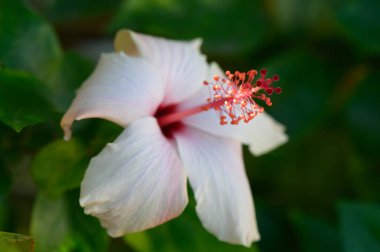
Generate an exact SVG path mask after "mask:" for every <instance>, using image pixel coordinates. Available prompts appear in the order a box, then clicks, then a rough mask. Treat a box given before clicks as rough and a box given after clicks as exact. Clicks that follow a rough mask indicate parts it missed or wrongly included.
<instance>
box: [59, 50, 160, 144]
mask: <svg viewBox="0 0 380 252" xmlns="http://www.w3.org/2000/svg"><path fill="white" fill-rule="evenodd" d="M163 89H164V88H163V83H162V82H161V81H160V78H159V77H158V75H157V73H156V72H155V71H154V70H153V69H152V67H151V66H150V65H149V64H148V63H147V62H146V60H144V59H140V58H135V57H130V56H128V55H126V54H125V53H123V52H119V53H108V54H103V55H102V56H101V58H100V61H99V64H98V66H97V67H96V69H95V71H94V72H93V73H92V75H91V76H90V77H89V78H88V79H87V80H86V82H85V83H84V84H83V86H82V87H81V88H80V89H79V90H78V93H77V96H76V98H75V99H74V101H73V103H72V104H71V106H70V108H69V110H68V111H67V112H66V114H65V115H64V117H63V118H62V121H61V126H62V128H63V129H64V130H65V138H66V139H68V138H70V133H71V132H70V128H71V124H72V123H73V121H74V120H81V119H84V118H103V119H107V120H110V121H112V122H115V123H117V124H119V125H121V126H126V125H127V124H128V123H130V122H131V121H132V120H134V119H136V118H139V117H142V116H146V115H152V114H153V113H154V112H155V111H156V109H157V107H158V105H159V104H160V102H161V101H162V99H163V92H164V90H163Z"/></svg>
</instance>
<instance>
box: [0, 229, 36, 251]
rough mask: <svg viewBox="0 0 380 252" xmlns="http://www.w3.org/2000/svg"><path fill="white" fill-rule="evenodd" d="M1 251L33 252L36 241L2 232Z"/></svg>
mask: <svg viewBox="0 0 380 252" xmlns="http://www.w3.org/2000/svg"><path fill="white" fill-rule="evenodd" d="M0 251H6V252H33V251H34V240H33V238H32V237H29V236H26V235H21V234H14V233H6V232H1V231H0Z"/></svg>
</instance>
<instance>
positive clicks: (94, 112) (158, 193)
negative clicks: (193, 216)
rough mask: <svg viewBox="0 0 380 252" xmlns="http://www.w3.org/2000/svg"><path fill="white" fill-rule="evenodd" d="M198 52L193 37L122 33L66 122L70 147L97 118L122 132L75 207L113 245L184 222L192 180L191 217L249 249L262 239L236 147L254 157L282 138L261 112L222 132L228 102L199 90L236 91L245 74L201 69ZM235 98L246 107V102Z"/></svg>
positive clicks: (95, 162) (94, 163)
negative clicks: (79, 124) (77, 128)
mask: <svg viewBox="0 0 380 252" xmlns="http://www.w3.org/2000/svg"><path fill="white" fill-rule="evenodd" d="M200 45H201V41H200V40H199V39H196V40H192V41H186V42H183V41H174V40H168V39H164V38H158V37H153V36H148V35H143V34H139V33H136V32H132V31H127V30H123V31H120V32H119V33H118V34H117V36H116V40H115V47H116V52H112V53H106V54H102V56H101V58H100V61H99V64H98V65H97V67H96V69H95V71H94V72H93V73H92V75H91V76H90V77H89V78H88V79H87V80H86V82H85V83H84V84H83V86H82V87H81V88H80V89H79V90H78V92H77V95H76V98H75V99H74V101H73V103H72V105H71V106H70V108H69V109H68V111H67V112H66V114H65V115H64V117H63V118H62V122H61V126H62V128H63V129H64V132H65V139H66V140H68V139H69V138H70V136H71V130H70V128H71V125H72V123H73V121H74V120H81V119H85V118H103V119H106V120H109V121H112V122H114V123H116V124H119V125H121V126H122V127H124V128H125V129H124V131H123V132H122V133H121V134H120V136H119V137H118V138H117V139H116V140H115V141H114V142H113V143H109V144H107V146H106V147H105V148H104V149H103V150H102V151H101V152H100V153H99V154H98V155H97V156H96V157H94V158H92V159H91V162H90V164H89V167H88V169H87V171H86V174H85V176H84V179H83V181H82V184H81V195H80V205H81V206H82V207H84V210H85V213H87V214H90V215H93V216H96V217H97V218H99V220H100V222H101V225H102V226H103V227H104V228H106V229H107V231H108V234H109V235H110V236H112V237H119V236H122V235H125V234H128V233H132V232H138V231H142V230H146V229H149V228H152V227H155V226H157V225H159V224H162V223H164V222H166V221H168V220H170V219H172V218H175V217H177V216H178V215H180V214H181V212H182V211H183V210H184V209H185V207H186V205H187V203H188V196H187V179H189V182H190V185H191V187H192V189H193V191H194V195H195V199H196V211H197V214H198V216H199V218H200V220H201V222H202V224H203V226H204V227H205V228H206V229H207V230H208V231H209V232H211V233H212V234H214V235H215V236H217V237H218V238H219V239H220V240H222V241H226V242H230V243H234V244H242V245H245V246H250V244H251V243H252V241H256V240H258V239H259V233H258V229H257V224H256V217H255V210H254V206H253V199H252V195H251V190H250V186H249V183H248V180H247V177H246V174H245V170H244V164H243V158H242V146H241V144H242V143H243V144H247V145H248V146H249V150H250V151H251V152H252V153H253V154H254V155H260V154H263V153H266V152H268V151H270V150H272V149H274V148H275V147H277V146H279V145H280V144H283V143H284V142H286V140H287V137H286V135H285V134H284V128H283V127H282V126H281V125H280V124H279V123H277V122H276V121H274V120H273V119H272V118H271V117H270V116H269V115H267V114H265V113H258V115H256V114H257V111H255V110H257V109H258V108H259V107H258V106H257V105H255V107H252V108H251V110H250V109H248V107H247V109H245V110H244V111H243V110H242V111H240V117H241V118H243V117H244V116H241V114H242V113H243V114H244V113H247V116H248V117H249V116H251V117H252V118H253V117H254V119H252V118H251V119H252V120H251V121H250V122H249V123H244V122H241V123H239V124H238V125H231V124H228V125H220V124H225V123H222V122H225V118H223V116H224V117H225V113H229V112H231V110H228V109H232V108H229V107H228V106H227V105H228V102H229V101H230V100H228V101H226V100H223V101H225V102H227V103H226V104H224V105H226V106H227V107H224V108H223V109H221V106H219V109H218V108H217V106H215V99H218V98H220V97H216V96H215V95H218V94H219V92H221V91H220V90H221V89H220V88H219V89H218V88H216V89H215V85H217V84H215V85H214V86H211V87H212V88H211V89H209V88H207V87H205V86H203V85H202V83H204V84H205V85H208V84H210V83H209V82H204V81H205V80H214V81H215V83H221V84H223V83H226V82H227V84H229V85H230V86H234V88H235V91H236V90H237V89H236V88H239V87H242V85H240V86H239V85H238V84H236V83H237V82H238V81H239V78H240V77H244V76H245V75H244V76H240V73H237V75H233V74H229V73H228V74H229V75H231V76H225V74H224V73H223V72H222V71H221V69H220V68H219V67H218V66H217V64H216V63H212V64H210V65H209V64H208V63H207V62H206V58H205V56H204V55H202V54H201V52H200V49H199V48H200ZM215 74H217V75H215ZM250 74H251V75H249V76H250V77H252V74H254V72H250ZM262 74H263V73H262ZM264 75H265V73H264ZM239 76H240V77H239ZM229 77H230V79H229V80H228V81H226V80H227V79H228V78H229ZM234 78H235V79H236V81H235V84H236V85H235V84H234V83H233V79H234ZM277 79H278V78H277ZM263 80H264V79H263ZM251 81H252V80H251ZM222 82H223V83H222ZM259 85H261V86H262V87H264V86H265V85H266V84H265V81H263V82H261V83H260V82H259ZM217 87H218V85H217ZM219 87H221V86H220V85H219ZM210 90H211V91H210ZM223 90H224V89H223ZM224 91H226V90H224ZM227 91H228V90H227ZM235 91H229V93H233V92H235ZM269 91H270V90H269ZM239 92H240V91H239ZM210 93H211V95H212V99H211V98H210V99H208V98H209V97H210ZM252 95H254V94H252ZM236 97H237V99H238V100H239V99H240V98H242V99H241V100H239V102H243V103H244V101H243V100H244V99H243V98H247V96H244V97H241V95H240V96H239V97H240V98H239V97H238V96H236ZM257 97H258V98H259V99H261V98H262V99H263V100H265V99H267V98H265V95H262V96H259V95H258V96H257ZM250 100H251V98H249V97H248V102H250ZM266 101H267V103H268V99H267V100H266ZM245 102H247V99H245ZM205 104H206V105H205ZM234 104H235V103H231V102H230V103H229V105H230V106H234ZM239 104H240V103H239ZM239 104H238V105H239ZM222 105H223V104H222ZM250 105H253V104H250ZM239 106H240V105H239ZM234 109H235V108H234ZM258 110H260V108H259V109H258ZM215 112H216V115H215ZM259 112H261V111H259ZM218 116H219V117H218ZM233 116H235V115H233ZM240 117H239V118H240ZM232 120H233V117H231V123H232Z"/></svg>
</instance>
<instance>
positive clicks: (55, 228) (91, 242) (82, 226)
mask: <svg viewBox="0 0 380 252" xmlns="http://www.w3.org/2000/svg"><path fill="white" fill-rule="evenodd" d="M78 199H79V193H78V192H77V191H75V192H70V193H69V194H66V195H64V196H62V197H60V198H58V199H54V200H52V199H49V198H48V197H46V196H45V195H44V194H42V193H39V194H38V196H37V200H36V202H35V204H34V209H33V214H32V224H31V233H32V236H33V237H34V238H35V239H36V252H45V251H62V252H66V251H67V252H69V251H81V252H104V251H106V249H107V245H108V236H107V234H106V233H105V231H104V229H103V228H102V227H101V226H100V225H99V222H98V221H97V219H95V218H93V217H91V216H87V215H85V214H84V212H83V209H82V208H80V206H79V200H78Z"/></svg>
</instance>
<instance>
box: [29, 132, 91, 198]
mask: <svg viewBox="0 0 380 252" xmlns="http://www.w3.org/2000/svg"><path fill="white" fill-rule="evenodd" d="M85 157H86V153H85V149H84V147H83V146H82V144H81V142H79V141H78V140H75V139H72V140H70V141H68V142H65V141H63V140H56V141H54V142H52V143H50V144H48V145H47V146H45V147H44V148H43V149H41V151H40V152H39V153H38V154H37V155H36V157H35V159H34V161H33V164H32V176H33V179H34V180H35V181H36V184H37V186H38V188H39V189H40V190H42V191H43V192H44V193H45V194H46V195H48V196H49V197H52V198H55V197H58V196H60V195H61V194H62V193H64V192H65V191H67V190H69V189H72V188H77V187H78V186H79V184H80V182H81V180H82V178H83V175H84V172H85V169H86V167H87V159H86V158H85Z"/></svg>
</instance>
